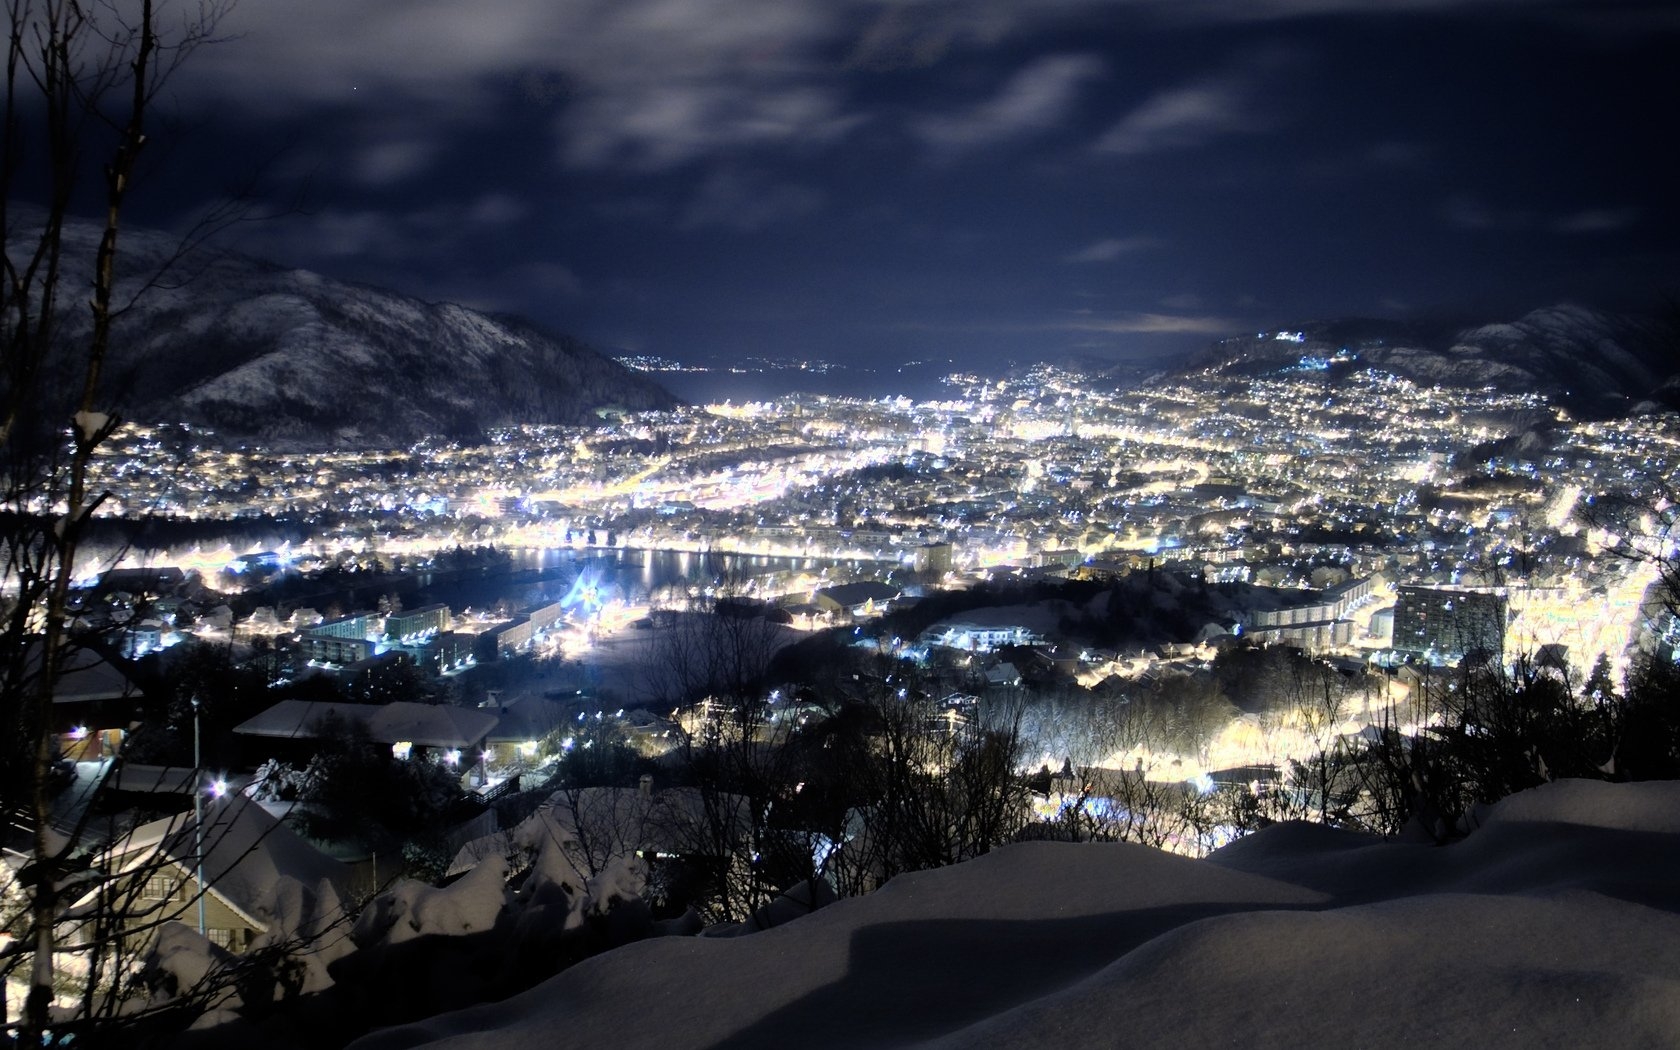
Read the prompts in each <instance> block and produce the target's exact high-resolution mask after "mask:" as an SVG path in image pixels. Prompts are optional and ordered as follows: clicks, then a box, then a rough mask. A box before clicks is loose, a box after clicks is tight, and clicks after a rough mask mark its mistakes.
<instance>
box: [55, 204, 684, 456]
mask: <svg viewBox="0 0 1680 1050" xmlns="http://www.w3.org/2000/svg"><path fill="white" fill-rule="evenodd" d="M93 234H94V230H93V228H92V227H90V226H85V225H78V226H76V227H74V228H72V229H71V230H70V231H69V232H68V233H67V235H66V240H67V243H68V248H67V251H68V254H69V256H70V257H71V258H74V259H85V258H91V257H92V256H91V252H92V243H93V242H92V237H93ZM84 242H86V243H84ZM174 247H175V245H174V242H173V240H172V239H170V238H167V237H164V236H162V235H159V234H155V233H149V232H141V231H131V232H128V233H125V234H124V237H123V241H122V248H123V253H124V254H123V255H122V261H123V264H124V270H123V272H124V273H127V274H131V275H134V276H133V277H131V278H130V279H128V280H127V281H126V282H120V290H121V291H124V292H127V293H132V291H133V290H134V288H135V287H136V285H137V283H138V281H139V280H140V279H141V276H142V275H146V274H149V273H151V272H153V271H154V270H155V269H156V268H157V266H158V264H159V263H160V262H161V261H162V260H164V259H165V258H167V257H168V256H169V254H170V253H171V252H172V251H173V249H174ZM65 323H66V325H67V328H68V330H69V332H70V334H71V335H72V336H73V335H74V334H75V331H76V329H77V328H78V327H81V328H85V327H86V323H87V322H86V317H85V311H81V310H69V311H67V312H66V314H65ZM108 374H109V376H110V382H109V384H108V387H107V389H108V396H110V397H111V398H112V400H113V403H114V404H116V405H118V406H119V407H120V410H121V412H122V414H123V415H124V416H125V417H126V418H129V419H134V420H139V421H143V422H190V423H197V424H200V425H204V426H209V427H212V428H214V429H216V430H218V431H220V432H222V433H223V434H225V435H229V436H233V437H250V438H260V439H265V440H269V441H274V440H283V441H291V442H296V443H302V444H316V445H329V444H330V445H345V444H366V445H382V446H384V447H391V446H393V445H399V444H405V443H409V442H412V441H415V440H417V439H419V438H422V437H426V436H444V437H465V438H472V437H476V436H478V435H480V434H482V433H483V431H484V430H485V429H486V428H488V427H494V426H500V425H505V424H517V423H583V422H591V421H593V420H594V419H595V418H596V413H597V411H598V410H601V409H609V408H618V409H627V410H631V411H637V410H643V409H650V408H664V407H669V406H670V405H672V404H673V403H674V401H673V399H672V397H671V396H670V395H669V394H668V393H666V392H665V391H664V390H662V389H661V388H659V387H658V386H657V385H655V384H653V383H651V382H649V381H648V380H646V379H645V378H644V377H642V376H640V375H638V374H637V373H633V372H630V371H629V370H627V369H625V368H623V367H622V366H620V365H619V364H617V363H616V362H614V361H611V360H609V359H607V358H606V357H603V356H602V355H601V354H599V353H597V352H596V351H594V350H592V349H590V348H589V347H587V346H585V345H583V344H582V343H579V342H577V341H576V340H573V339H570V338H566V337H563V336H551V335H548V334H546V333H543V332H541V331H538V330H537V329H536V328H534V327H532V326H531V325H529V324H527V323H525V322H522V321H519V320H517V319H512V318H503V317H490V316H487V315H485V314H481V313H477V312H475V311H473V310H469V309H467V308H465V307H462V306H457V305H454V304H450V303H425V302H421V301H420V300H417V299H414V298H411V297H408V296H404V295H401V294H399V293H396V292H391V291H387V290H384V289H379V288H370V287H365V286H360V285H352V284H348V283H345V282H341V281H335V280H332V279H330V278H327V277H323V276H321V275H320V274H315V273H310V272H308V271H303V270H284V269H281V268H279V267H276V266H273V265H271V264H268V263H264V262H261V261H259V260H255V259H250V258H247V257H244V256H237V255H228V254H201V255H199V256H195V257H192V258H189V259H188V260H186V261H185V262H184V263H182V264H180V265H178V266H177V267H176V268H175V269H174V270H172V271H171V272H170V275H169V278H168V280H166V281H165V282H163V283H161V284H160V285H159V286H157V287H155V288H152V289H150V290H149V291H147V293H146V294H145V295H144V296H142V297H140V298H139V300H138V302H137V304H136V306H135V307H134V309H133V310H131V311H129V312H128V313H127V314H126V315H125V316H124V317H123V318H122V319H121V320H120V322H119V324H118V326H117V328H116V333H115V340H114V345H113V360H112V361H111V367H110V368H109V370H108Z"/></svg>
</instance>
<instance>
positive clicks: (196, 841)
mask: <svg viewBox="0 0 1680 1050" xmlns="http://www.w3.org/2000/svg"><path fill="white" fill-rule="evenodd" d="M192 709H193V857H194V859H195V860H196V861H197V862H198V935H199V936H200V937H204V936H206V934H205V932H204V892H205V890H204V755H203V752H202V750H201V748H200V739H199V736H200V734H199V731H198V697H196V696H195V697H193V698H192Z"/></svg>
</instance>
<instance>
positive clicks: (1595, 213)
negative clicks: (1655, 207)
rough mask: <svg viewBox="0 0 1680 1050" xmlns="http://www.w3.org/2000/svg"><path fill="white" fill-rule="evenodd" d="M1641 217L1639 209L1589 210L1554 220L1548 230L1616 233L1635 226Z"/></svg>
mask: <svg viewBox="0 0 1680 1050" xmlns="http://www.w3.org/2000/svg"><path fill="white" fill-rule="evenodd" d="M1638 217H1639V209H1637V208H1588V209H1586V210H1584V211H1578V212H1574V213H1572V214H1569V215H1562V216H1559V217H1558V218H1556V219H1553V220H1552V221H1551V223H1550V224H1549V225H1548V228H1549V229H1550V230H1551V231H1552V232H1553V233H1565V234H1577V233H1615V232H1616V231H1617V230H1624V229H1626V228H1628V227H1629V226H1631V225H1633V222H1634V220H1635V219H1637V218H1638Z"/></svg>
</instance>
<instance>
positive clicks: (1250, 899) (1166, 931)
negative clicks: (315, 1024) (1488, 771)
mask: <svg viewBox="0 0 1680 1050" xmlns="http://www.w3.org/2000/svg"><path fill="white" fill-rule="evenodd" d="M1677 872H1680V784H1676V783H1650V784H1638V785H1608V784H1602V783H1591V782H1564V783H1556V784H1551V785H1548V786H1545V787H1542V788H1538V789H1536V790H1533V791H1529V792H1525V793H1523V794H1521V795H1517V796H1514V797H1513V798H1510V799H1507V800H1506V801H1504V802H1503V803H1501V804H1500V805H1498V806H1497V807H1494V808H1493V809H1492V810H1491V811H1490V812H1488V813H1486V814H1484V815H1483V816H1482V820H1481V826H1480V827H1479V828H1478V829H1477V830H1476V831H1475V832H1474V833H1473V834H1471V835H1470V836H1469V837H1468V838H1466V839H1464V840H1463V841H1461V842H1459V843H1458V844H1456V845H1453V846H1449V847H1433V846H1422V845H1413V844H1406V843H1383V842H1379V841H1376V840H1372V839H1368V838H1363V837H1359V836H1354V835H1351V834H1346V833H1341V832H1336V831H1332V830H1329V829H1326V828H1323V827H1319V826H1315V825H1304V824H1289V825H1279V826H1276V827H1274V828H1271V829H1268V830H1266V831H1263V832H1260V833H1258V834H1256V835H1253V836H1251V837H1249V838H1246V839H1243V840H1241V841H1239V842H1237V843H1235V844H1234V845H1232V846H1230V847H1227V848H1226V849H1224V850H1222V851H1220V852H1218V853H1216V854H1214V856H1213V857H1212V858H1210V859H1208V860H1204V861H1195V860H1188V859H1185V858H1182V857H1176V856H1171V855H1168V854H1165V853H1160V852H1157V851H1154V850H1150V849H1147V848H1144V847H1141V846H1132V845H1124V844H1067V843H1025V844H1021V845H1016V846H1010V847H1007V848H1004V849H1001V850H998V851H996V852H994V853H992V854H990V855H988V856H986V857H983V858H981V859H979V860H977V861H973V862H970V863H967V864H963V865H959V866H957V867H953V868H945V869H941V870H937V871H930V872H923V873H919V874H915V875H909V876H904V877H901V878H898V879H895V880H894V881H893V882H891V883H890V884H888V885H887V886H886V887H885V888H884V889H882V890H881V891H879V892H877V893H875V894H873V895H871V896H868V897H862V898H857V899H853V900H847V901H842V902H840V903H838V904H835V905H833V906H831V907H828V908H824V909H822V910H820V911H818V912H815V913H813V914H810V915H807V916H805V917H803V918H800V919H798V920H796V921H794V922H792V923H790V924H788V925H785V926H781V927H778V928H775V929H771V930H767V931H764V932H761V933H756V934H752V935H750V936H746V937H741V938H736V939H709V938H702V939H695V938H664V939H657V940H650V941H643V942H639V943H636V944H631V945H628V946H626V947H623V948H619V949H617V950H615V951H612V952H608V953H606V954H604V955H601V956H597V957H595V958H593V959H589V960H586V961H585V962H583V963H581V964H579V965H577V966H575V967H573V968H571V969H569V970H567V971H565V972H563V973H561V974H560V975H559V976H557V977H555V978H552V979H550V980H549V981H547V982H545V983H543V984H541V985H539V986H537V987H536V988H533V989H532V990H530V991H529V992H526V993H524V994H522V995H519V996H517V997H515V998H513V999H510V1000H507V1001H505V1002H501V1003H495V1004H489V1005H485V1006H479V1007H475V1008H472V1009H469V1010H465V1011H461V1012H457V1013H453V1014H447V1015H443V1016H439V1017H436V1018H432V1019H430V1020H427V1021H424V1022H421V1023H418V1024H414V1025H410V1026H406V1027H402V1028H394V1029H387V1030H384V1031H380V1032H375V1033H373V1034H371V1035H369V1036H367V1037H366V1038H364V1039H363V1040H362V1041H360V1042H358V1043H356V1044H354V1045H355V1046H356V1047H357V1048H359V1050H395V1048H400V1047H419V1046H427V1047H440V1048H441V1047H448V1048H452V1050H465V1048H504V1047H517V1048H520V1050H527V1048H535V1047H550V1046H565V1047H596V1046H602V1047H605V1046H610V1047H614V1048H629V1047H650V1048H654V1047H657V1048H659V1050H678V1048H682V1047H696V1048H698V1047H801V1048H812V1047H883V1046H924V1047H952V1048H956V1047H964V1048H967V1047H1046V1048H1056V1050H1065V1048H1068V1047H1086V1046H1128V1047H1158V1046H1159V1047H1164V1046H1173V1047H1186V1046H1188V1047H1202V1046H1241V1047H1289V1048H1297V1047H1375V1048H1384V1047H1394V1048H1405V1050H1416V1048H1418V1047H1434V1046H1466V1047H1513V1048H1514V1047H1522V1048H1525V1050H1527V1048H1535V1047H1584V1046H1593V1047H1597V1046H1605V1047H1656V1046H1680V915H1677V914H1676V913H1677V912H1680V879H1677V878H1676V873H1677Z"/></svg>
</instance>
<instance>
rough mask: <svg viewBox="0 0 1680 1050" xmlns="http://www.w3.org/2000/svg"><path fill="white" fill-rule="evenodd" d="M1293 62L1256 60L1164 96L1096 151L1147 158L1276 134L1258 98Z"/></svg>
mask: <svg viewBox="0 0 1680 1050" xmlns="http://www.w3.org/2000/svg"><path fill="white" fill-rule="evenodd" d="M1290 61H1292V59H1291V56H1289V55H1287V54H1285V53H1284V52H1281V51H1270V52H1266V53H1263V54H1256V55H1253V56H1250V58H1248V59H1247V60H1245V61H1244V62H1242V63H1240V64H1239V65H1238V67H1237V68H1236V69H1233V70H1231V71H1230V72H1227V73H1224V74H1220V75H1218V76H1212V77H1208V78H1205V79H1202V80H1199V81H1196V82H1194V83H1190V84H1183V85H1180V86H1178V87H1173V88H1168V89H1166V90H1164V91H1159V92H1157V93H1155V94H1153V95H1151V96H1150V97H1149V98H1147V99H1145V100H1144V101H1143V102H1142V103H1141V104H1140V105H1138V106H1137V107H1136V108H1134V109H1133V110H1132V111H1131V112H1129V113H1127V114H1126V115H1125V116H1124V117H1122V118H1121V119H1120V120H1119V122H1117V123H1116V124H1114V125H1113V126H1112V127H1110V128H1109V129H1108V130H1107V131H1106V132H1104V133H1103V134H1102V135H1101V136H1099V137H1098V139H1097V141H1096V144H1095V149H1096V150H1097V152H1099V153H1113V154H1118V155H1120V156H1143V155H1145V154H1151V153H1161V152H1165V151H1167V150H1178V149H1189V148H1192V147H1195V146H1200V145H1202V144H1204V143H1206V142H1210V141H1212V140H1214V139H1217V138H1224V137H1227V136H1231V135H1253V134H1258V133H1261V132H1264V131H1267V130H1270V129H1271V128H1272V127H1274V126H1275V125H1276V123H1277V120H1276V117H1275V116H1273V115H1272V114H1269V113H1267V112H1265V111H1264V110H1263V109H1262V107H1261V106H1260V105H1259V104H1258V97H1259V95H1260V92H1261V90H1262V89H1263V88H1264V87H1265V85H1266V82H1267V81H1268V80H1269V79H1270V78H1271V76H1272V75H1273V74H1274V73H1275V72H1276V71H1278V70H1279V69H1281V68H1282V67H1284V66H1285V65H1286V64H1287V63H1288V62H1290Z"/></svg>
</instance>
